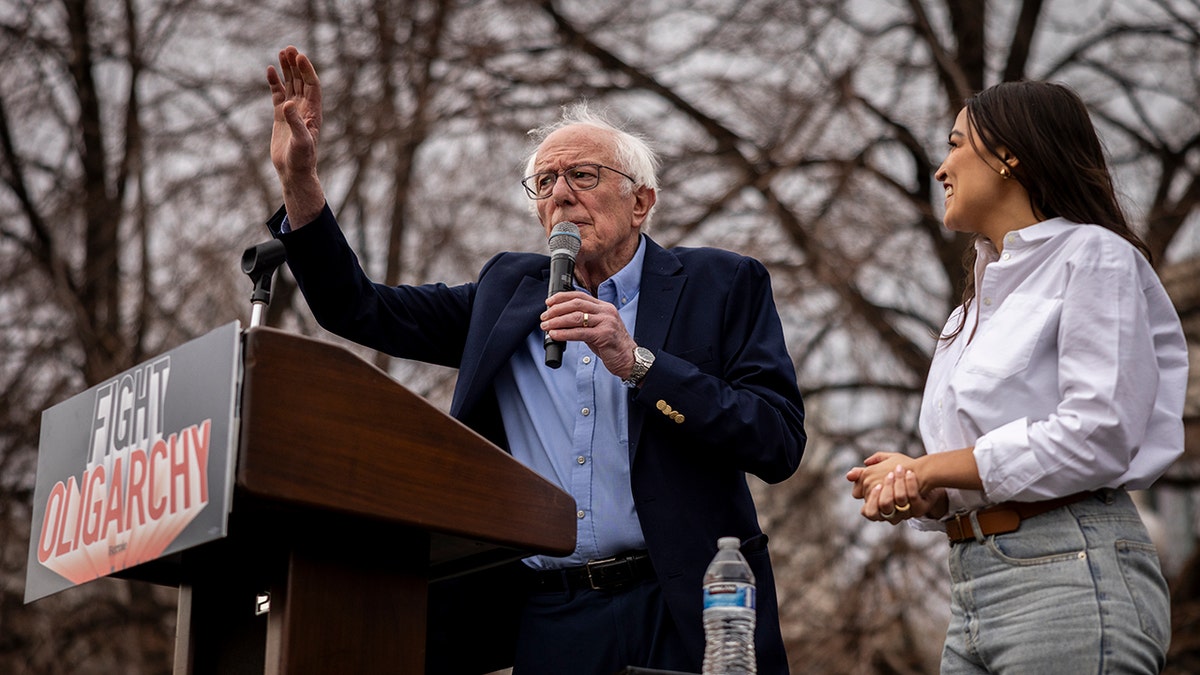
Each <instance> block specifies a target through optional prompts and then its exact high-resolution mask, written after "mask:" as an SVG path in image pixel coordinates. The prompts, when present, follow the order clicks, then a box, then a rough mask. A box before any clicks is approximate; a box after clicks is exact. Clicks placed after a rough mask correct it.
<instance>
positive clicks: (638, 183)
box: [525, 101, 659, 230]
mask: <svg viewBox="0 0 1200 675" xmlns="http://www.w3.org/2000/svg"><path fill="white" fill-rule="evenodd" d="M575 125H584V126H590V127H595V128H597V129H602V130H604V131H607V132H609V133H611V134H612V135H613V138H614V140H615V143H614V148H613V150H614V154H615V155H616V157H615V161H616V164H617V166H615V167H613V168H614V169H618V170H620V171H622V172H624V173H627V174H629V175H630V176H631V177H632V178H633V184H632V185H630V184H626V183H624V182H622V183H623V185H624V187H623V188H622V189H623V190H624V191H625V194H631V193H632V192H633V189H634V188H635V187H647V188H650V189H651V190H658V166H659V161H658V154H657V153H655V152H654V149H653V148H652V147H650V143H649V142H648V141H646V139H644V138H642V137H641V136H639V135H638V134H635V133H633V132H630V131H627V130H625V129H623V128H621V127H620V126H618V125H617V124H615V123H613V122H611V121H610V120H609V119H608V117H607V116H605V115H604V114H603V113H599V112H595V111H592V110H591V109H590V108H589V107H588V102H587V101H578V102H576V103H572V104H570V105H565V106H563V108H562V114H561V115H560V116H559V118H558V119H557V120H555V121H554V122H551V123H549V124H544V125H542V126H540V127H538V128H536V129H530V130H529V136H530V138H532V139H533V140H534V142H535V143H536V144H537V147H536V148H534V150H533V152H532V153H531V154H530V155H529V158H528V159H527V160H526V162H525V175H526V176H530V175H533V173H534V166H535V165H536V164H537V154H538V150H540V149H541V145H542V142H543V141H545V140H546V138H547V137H548V136H549V135H550V134H552V133H554V132H555V131H558V130H559V129H564V128H566V127H570V126H575ZM529 210H530V211H532V212H533V213H537V202H536V201H531V202H530V204H529ZM651 211H653V206H651ZM649 225H650V213H647V214H646V220H645V221H643V222H642V229H643V230H645V229H647V227H648V226H649Z"/></svg>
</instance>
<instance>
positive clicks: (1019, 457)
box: [973, 417, 1042, 503]
mask: <svg viewBox="0 0 1200 675" xmlns="http://www.w3.org/2000/svg"><path fill="white" fill-rule="evenodd" d="M973 452H974V455H975V465H976V467H977V468H978V469H979V478H980V481H981V482H982V483H983V492H984V494H985V495H987V498H988V500H989V501H991V502H993V503H997V502H1003V501H1008V500H1010V499H1012V498H1013V497H1014V496H1016V495H1017V494H1018V493H1020V492H1021V491H1022V490H1024V489H1025V488H1027V487H1029V484H1030V483H1032V482H1033V481H1034V480H1036V479H1037V477H1038V476H1040V475H1042V469H1041V466H1040V465H1039V464H1038V461H1037V456H1036V455H1035V453H1033V452H1032V451H1031V449H1030V447H1029V420H1028V419H1027V418H1025V417H1022V418H1020V419H1016V420H1013V421H1012V422H1009V423H1008V424H1005V425H1004V426H1002V427H999V428H997V429H994V430H992V431H989V432H988V433H986V434H984V435H983V436H981V437H980V438H979V440H977V441H976V442H975V449H974V451H973Z"/></svg>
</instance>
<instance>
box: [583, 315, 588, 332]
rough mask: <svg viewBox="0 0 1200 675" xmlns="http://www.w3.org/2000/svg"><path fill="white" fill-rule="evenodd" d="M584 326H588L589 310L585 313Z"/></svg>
mask: <svg viewBox="0 0 1200 675" xmlns="http://www.w3.org/2000/svg"><path fill="white" fill-rule="evenodd" d="M583 327H584V328H587V327H588V313H587V312H584V313H583Z"/></svg>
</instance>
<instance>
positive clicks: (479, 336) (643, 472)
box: [269, 207, 806, 675]
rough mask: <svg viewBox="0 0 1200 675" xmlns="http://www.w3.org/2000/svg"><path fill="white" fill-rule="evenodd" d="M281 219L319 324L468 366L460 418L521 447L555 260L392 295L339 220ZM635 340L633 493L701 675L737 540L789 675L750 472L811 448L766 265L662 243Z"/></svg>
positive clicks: (524, 257)
mask: <svg viewBox="0 0 1200 675" xmlns="http://www.w3.org/2000/svg"><path fill="white" fill-rule="evenodd" d="M281 217H282V214H281V213H280V214H277V215H276V217H275V218H273V219H272V221H271V223H269V225H271V228H272V231H273V232H274V233H275V234H276V235H277V236H279V237H280V239H281V240H282V241H283V243H284V245H285V248H286V250H287V259H288V265H289V267H290V269H291V270H292V273H293V275H294V276H295V278H296V280H297V283H298V284H299V286H300V289H301V291H302V292H303V294H304V296H305V298H306V300H307V301H308V304H309V306H310V308H311V309H312V312H313V314H314V316H315V317H316V319H317V321H318V322H319V323H320V324H321V325H322V326H323V327H325V328H326V329H328V330H329V331H331V332H333V333H335V334H338V335H340V336H342V337H345V338H347V339H349V340H352V341H354V342H358V343H360V344H363V345H366V346H368V347H371V348H373V349H376V350H379V351H382V352H385V353H387V354H390V355H392V356H397V357H402V358H407V359H415V360H420V361H426V362H429V363H436V364H440V365H444V366H450V367H455V368H458V380H457V383H456V385H455V390H454V399H453V403H452V405H451V408H450V414H451V415H452V416H454V417H455V418H457V419H459V420H461V421H462V422H463V423H465V424H467V425H468V426H470V427H471V428H473V429H475V430H476V431H477V432H479V433H480V434H481V435H483V436H485V437H486V438H488V439H489V440H491V441H492V442H494V443H496V444H497V445H499V446H500V447H502V448H505V449H507V440H506V437H505V434H504V428H503V423H502V421H501V419H500V411H499V406H498V404H497V402H496V392H495V387H494V386H493V383H494V380H495V376H496V374H497V372H498V371H499V370H500V368H502V367H504V365H505V364H506V363H507V362H508V360H509V358H510V357H511V356H512V355H513V353H514V352H515V351H516V350H517V349H519V348H521V345H522V344H523V343H524V340H525V338H527V337H528V335H529V333H530V332H531V331H533V330H535V329H536V328H537V326H538V323H539V315H540V314H541V313H542V311H544V310H545V298H546V289H547V284H548V278H549V267H550V262H549V256H546V255H539V254H533V253H512V252H508V253H500V254H498V255H496V256H495V257H493V258H492V259H491V260H489V261H488V262H487V263H486V264H485V265H484V267H483V269H482V270H481V271H480V273H479V276H478V279H477V281H475V282H473V283H467V284H462V285H459V286H447V285H445V284H427V285H421V286H397V287H391V286H384V285H380V284H375V283H373V282H371V281H370V279H369V278H367V276H366V275H365V273H364V272H363V271H362V269H361V267H360V266H359V264H358V260H357V257H356V256H355V255H354V253H353V251H352V250H351V248H350V246H349V244H348V243H347V241H346V239H345V237H344V236H343V234H342V232H341V230H340V228H339V227H338V226H337V223H336V221H335V219H334V217H333V214H332V213H331V212H330V210H329V208H328V207H326V208H325V210H324V212H323V213H322V214H321V216H320V217H319V218H318V219H317V220H316V221H314V222H313V223H311V224H309V225H306V226H305V227H303V228H300V229H298V230H295V231H293V232H290V233H288V234H283V235H279V232H278V222H279V220H280V219H281ZM634 339H635V340H636V342H637V343H638V344H639V345H641V346H643V347H646V348H648V349H649V350H650V351H652V352H654V354H655V357H656V358H655V362H654V366H653V367H652V368H651V369H650V371H649V373H648V374H647V376H646V378H645V380H644V381H643V383H642V386H641V388H640V389H631V390H630V393H629V396H630V402H629V452H630V460H631V471H630V475H631V481H632V486H631V487H632V492H633V497H634V502H635V505H636V508H637V514H638V518H639V520H640V522H641V526H642V532H643V534H644V536H645V539H646V544H647V549H648V550H649V553H650V557H651V559H652V561H653V564H654V570H655V573H656V574H657V576H658V578H659V581H660V583H661V586H662V588H663V591H664V595H665V597H666V599H667V603H668V606H669V607H670V610H671V614H672V616H673V617H674V619H675V621H676V623H677V624H678V626H679V629H680V631H681V632H682V633H683V634H684V637H685V640H686V641H688V643H689V644H690V645H692V650H693V652H694V653H695V654H696V663H695V666H694V667H695V670H697V671H699V665H700V663H699V659H700V655H701V654H702V652H703V627H702V623H701V617H700V615H701V609H702V594H701V584H702V578H703V575H704V571H705V568H706V567H707V565H708V562H709V561H710V560H711V559H712V556H713V555H714V554H715V552H716V543H717V539H718V538H720V537H724V536H735V537H738V538H739V539H741V540H742V541H743V553H745V555H746V557H747V559H748V560H749V562H750V564H751V566H752V568H753V570H754V573H755V577H756V580H757V586H758V589H757V590H758V616H759V618H758V628H759V630H758V635H757V640H756V643H757V644H756V650H757V654H758V657H759V672H760V673H762V674H763V675H766V674H767V673H777V672H778V673H786V672H787V666H786V661H785V656H784V653H783V644H782V638H781V636H780V630H779V620H778V608H777V606H776V597H775V583H774V576H773V574H772V570H771V565H770V560H769V557H768V553H767V546H766V536H765V535H764V534H763V533H762V531H761V529H760V528H759V524H758V518H757V514H756V511H755V508H754V503H753V501H752V499H751V495H750V490H749V488H748V486H747V484H746V480H745V473H747V472H748V473H752V474H754V475H756V476H758V477H759V478H761V479H763V480H765V481H767V482H770V483H775V482H779V481H782V480H785V479H786V478H788V477H789V476H791V475H792V474H793V473H794V472H795V470H796V468H797V466H798V465H799V462H800V457H801V455H802V454H803V451H804V446H805V441H806V436H805V433H804V426H803V422H804V412H803V405H802V403H801V399H800V393H799V390H798V388H797V386H796V374H795V369H794V367H793V365H792V362H791V358H790V357H789V356H788V352H787V348H786V344H785V342H784V336H783V329H782V326H781V323H780V319H779V316H778V313H777V311H776V308H775V304H774V300H773V296H772V293H771V285H770V279H769V276H768V274H767V271H766V268H764V267H763V266H762V264H761V263H759V262H758V261H756V260H754V259H752V258H748V257H744V256H740V255H737V254H734V253H731V252H728V251H722V250H719V249H712V248H675V249H671V250H669V251H668V250H665V249H663V248H662V247H660V246H658V245H657V244H656V243H654V241H652V240H650V239H649V238H648V237H647V241H646V255H645V262H644V266H643V271H642V280H641V291H640V295H639V300H638V316H637V324H636V335H634ZM660 405H663V406H669V408H668V410H674V411H677V412H678V413H679V414H680V415H681V417H680V416H675V418H674V419H673V418H672V417H668V416H667V414H666V413H665V412H664V411H663V410H662V409H661V408H660Z"/></svg>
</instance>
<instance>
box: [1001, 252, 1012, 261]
mask: <svg viewBox="0 0 1200 675" xmlns="http://www.w3.org/2000/svg"><path fill="white" fill-rule="evenodd" d="M1000 257H1001V258H1004V259H1005V260H1008V259H1009V258H1011V257H1012V254H1011V253H1005V254H1004V255H1002V256H1000Z"/></svg>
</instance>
